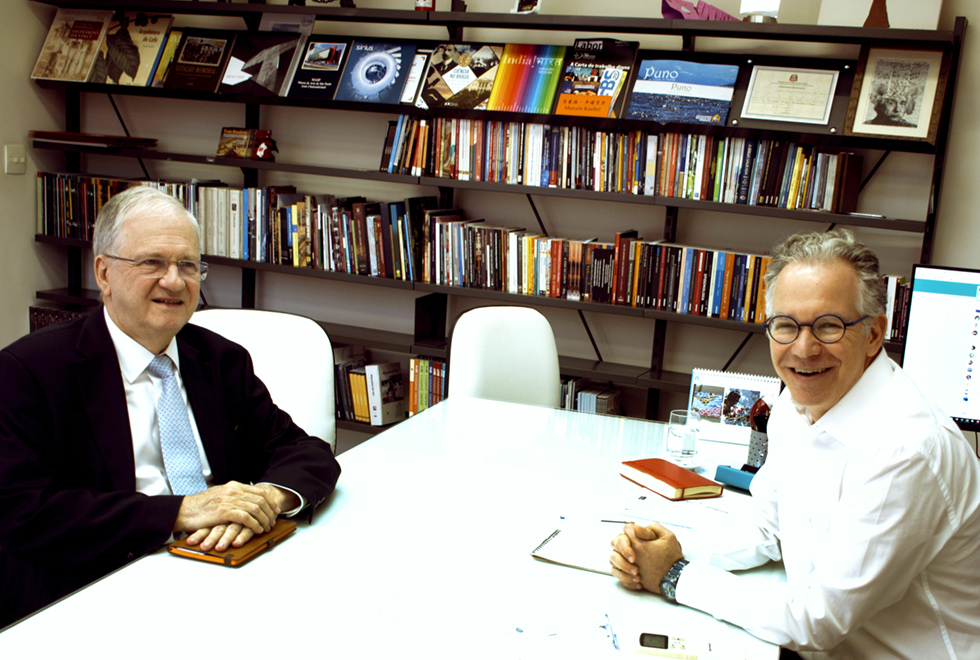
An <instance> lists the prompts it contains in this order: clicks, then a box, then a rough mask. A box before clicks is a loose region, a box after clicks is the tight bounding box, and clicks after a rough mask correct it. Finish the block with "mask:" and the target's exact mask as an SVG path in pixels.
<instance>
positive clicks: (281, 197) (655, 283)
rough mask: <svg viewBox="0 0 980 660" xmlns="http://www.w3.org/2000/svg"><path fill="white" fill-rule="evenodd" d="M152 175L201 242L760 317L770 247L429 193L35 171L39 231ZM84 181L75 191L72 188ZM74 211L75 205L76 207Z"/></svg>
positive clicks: (69, 221)
mask: <svg viewBox="0 0 980 660" xmlns="http://www.w3.org/2000/svg"><path fill="white" fill-rule="evenodd" d="M134 183H136V184H139V185H154V186H157V187H160V188H161V189H163V190H165V191H166V192H169V193H171V194H174V195H175V196H176V197H178V198H179V199H182V200H184V201H185V204H186V205H187V206H188V208H189V209H190V210H191V211H192V213H194V214H195V215H196V216H197V217H198V218H199V220H200V223H201V227H202V247H201V249H202V253H204V254H207V255H214V256H222V257H228V258H232V259H242V260H248V261H261V262H265V263H275V264H285V265H292V266H295V267H298V268H313V269H318V270H327V271H332V272H342V273H349V274H356V275H364V276H370V277H386V278H390V279H400V280H405V281H417V282H427V283H431V284H441V285H446V286H458V287H468V288H479V289H489V290H496V291H506V292H509V293H514V294H523V295H532V296H545V297H551V298H560V299H565V300H580V301H589V302H598V303H609V304H618V305H629V306H634V307H642V308H649V309H656V310H660V311H670V312H676V313H686V314H695V315H702V316H708V317H713V318H723V319H730V320H741V321H747V322H752V323H761V322H763V321H764V320H765V315H764V304H763V301H764V298H765V290H764V285H763V276H764V274H765V270H766V268H767V267H768V263H769V257H767V256H763V255H756V254H743V253H736V252H733V251H727V250H713V249H707V248H702V247H695V246H688V245H678V244H673V243H667V242H663V241H646V240H642V239H641V238H640V237H639V236H638V233H637V232H636V231H634V230H627V231H621V232H618V233H617V234H615V236H614V238H613V240H612V241H610V242H601V241H599V240H598V238H595V237H593V238H588V239H572V238H564V237H552V236H545V235H543V234H541V233H538V232H535V231H527V230H525V229H523V228H515V227H504V226H498V225H491V224H489V223H487V222H485V221H483V220H470V219H468V218H466V217H465V214H464V212H463V211H462V210H460V209H443V208H439V206H438V202H437V199H436V198H435V197H433V196H421V197H412V198H408V199H405V200H398V201H393V202H369V201H367V200H366V199H365V198H363V197H349V198H338V197H335V196H333V195H329V194H320V195H310V194H303V193H296V192H295V189H294V188H293V187H290V186H284V187H267V188H247V189H236V188H230V187H227V186H210V185H205V184H204V183H202V182H192V183H188V184H177V183H161V182H130V181H125V180H116V179H105V178H93V177H86V176H83V175H73V174H51V173H39V176H38V203H39V208H38V232H39V233H44V234H48V235H54V236H64V237H74V238H85V239H91V224H89V223H90V222H94V218H95V215H96V213H97V210H98V206H99V205H100V204H101V203H104V201H105V200H107V199H108V197H109V195H110V194H112V193H113V192H115V191H118V190H121V189H123V188H125V187H126V186H127V185H132V184H134ZM80 191H84V192H80ZM73 213H77V214H78V215H79V218H76V217H75V216H74V215H73ZM886 286H887V287H888V291H889V305H890V307H889V310H890V311H889V320H890V323H891V327H890V330H889V336H890V337H893V338H897V334H898V333H899V332H900V328H902V327H904V320H903V316H902V314H903V313H904V310H905V308H906V306H907V304H906V298H907V288H908V287H907V285H906V283H905V282H904V280H903V279H901V278H891V279H890V280H888V281H886Z"/></svg>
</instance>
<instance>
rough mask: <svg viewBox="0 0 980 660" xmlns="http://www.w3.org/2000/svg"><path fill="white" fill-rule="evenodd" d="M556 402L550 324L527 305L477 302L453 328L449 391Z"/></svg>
mask: <svg viewBox="0 0 980 660" xmlns="http://www.w3.org/2000/svg"><path fill="white" fill-rule="evenodd" d="M456 395H463V396H476V397H481V398H484V399H496V400H498V401H511V402H515V403H530V404H534V405H539V406H551V407H553V408H557V407H559V405H560V400H561V375H560V374H559V371H558V349H557V347H556V346H555V335H554V333H553V332H552V331H551V325H550V324H549V323H548V319H546V318H545V317H544V316H542V314H541V313H540V312H538V311H537V310H535V309H531V308H530V307H478V308H476V309H471V310H469V311H468V312H465V313H463V314H462V315H461V316H460V317H459V318H458V319H457V320H456V326H455V327H454V328H453V332H452V340H451V343H450V352H449V396H450V397H452V396H456Z"/></svg>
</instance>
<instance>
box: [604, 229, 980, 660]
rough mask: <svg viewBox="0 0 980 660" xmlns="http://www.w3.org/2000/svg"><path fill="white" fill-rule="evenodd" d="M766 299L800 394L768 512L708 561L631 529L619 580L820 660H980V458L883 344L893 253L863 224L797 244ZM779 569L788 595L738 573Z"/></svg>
mask: <svg viewBox="0 0 980 660" xmlns="http://www.w3.org/2000/svg"><path fill="white" fill-rule="evenodd" d="M766 287H767V289H766V314H767V317H768V319H769V321H768V322H767V331H768V334H769V341H770V352H771V356H772V361H773V365H774V366H775V368H776V372H777V373H778V374H779V376H780V378H781V379H782V380H783V382H784V383H785V384H786V389H785V390H784V391H783V393H782V394H781V395H780V397H779V399H778V400H777V402H776V404H775V405H774V407H773V412H772V416H771V417H770V419H769V424H768V435H769V455H768V458H767V461H766V464H765V465H764V466H763V467H762V468H761V469H760V470H759V472H758V474H757V475H756V476H755V478H754V480H753V482H752V487H751V488H752V495H753V504H754V505H755V506H754V517H753V518H752V519H750V520H744V521H740V522H741V525H740V526H739V528H738V529H737V533H736V534H735V535H729V536H727V537H725V538H719V539H718V545H717V552H716V553H715V554H713V555H712V556H711V557H710V559H706V560H694V561H691V562H687V561H686V560H685V559H684V556H683V552H682V550H681V547H680V545H679V543H678V542H677V540H676V538H675V537H674V536H673V534H671V532H670V531H669V530H667V529H666V528H664V527H663V526H661V525H658V524H653V525H650V526H649V527H639V526H634V525H628V526H627V527H626V529H625V530H624V533H623V534H620V535H619V536H617V537H616V538H615V539H613V547H614V551H613V553H612V556H611V558H610V561H611V563H612V566H613V573H614V575H615V576H616V577H617V578H619V580H620V581H621V582H622V583H623V584H624V585H625V586H626V587H628V588H631V589H637V590H640V589H647V590H649V591H652V592H654V593H658V594H662V595H664V596H665V597H667V598H668V599H670V600H674V601H676V602H677V603H680V604H683V605H687V606H689V607H694V608H697V609H699V610H703V611H705V612H708V613H710V614H712V615H714V616H716V617H718V618H720V619H724V620H726V621H729V622H731V623H734V624H736V625H738V626H741V627H742V628H744V629H746V630H748V631H749V632H751V633H753V634H754V635H756V636H758V637H760V638H762V639H766V640H768V641H771V642H774V643H776V644H779V645H781V646H783V647H786V648H789V649H795V650H799V651H801V652H804V655H807V656H810V655H811V654H810V653H809V652H814V653H813V654H812V657H828V656H829V657H834V658H854V659H861V660H875V659H879V658H880V659H885V658H912V659H923V660H925V659H926V658H928V659H929V660H934V659H936V658H980V462H978V460H977V457H976V456H975V454H974V450H973V448H972V447H970V446H969V444H968V442H967V441H966V440H965V438H964V437H963V435H962V434H961V433H960V431H959V429H958V428H957V427H956V425H955V424H954V423H953V422H952V421H951V420H950V418H949V417H948V416H947V415H946V414H944V413H943V412H942V411H941V410H939V409H938V408H937V407H936V406H935V405H934V404H932V403H931V402H930V401H929V400H928V398H927V397H926V395H925V394H923V393H922V392H920V391H919V390H918V389H917V388H916V386H915V384H914V383H912V382H911V381H910V380H909V378H908V377H907V376H906V374H905V373H904V372H903V371H902V369H901V368H900V367H899V366H898V365H896V364H895V363H894V362H893V361H892V360H891V359H889V358H888V356H887V355H886V353H885V352H884V351H883V350H882V348H881V346H882V341H883V337H884V331H885V324H886V317H885V294H884V289H883V286H882V281H881V276H880V274H879V273H878V260H877V258H876V257H875V255H874V253H872V252H871V250H869V249H868V248H867V247H865V246H864V245H862V244H860V243H857V242H856V241H855V240H854V239H853V237H852V236H851V234H850V233H849V232H847V231H846V230H841V229H837V230H834V231H830V232H826V233H822V234H821V233H814V234H806V235H798V236H793V237H790V238H789V239H787V240H786V241H785V242H783V243H782V244H781V245H779V246H777V248H776V250H775V252H774V256H773V261H772V264H771V265H770V267H769V270H768V272H767V274H766ZM771 560H782V561H783V563H784V566H785V568H786V578H787V579H786V583H785V584H775V583H774V584H767V585H765V586H761V587H760V586H759V585H758V582H755V583H754V585H755V586H754V587H753V589H751V590H750V589H746V588H744V584H742V583H743V582H744V579H743V578H740V577H739V576H738V575H737V574H736V573H733V572H731V571H736V570H739V569H744V568H749V567H753V566H758V565H761V564H764V563H766V562H768V561H771ZM817 652H824V653H817Z"/></svg>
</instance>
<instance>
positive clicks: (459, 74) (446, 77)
mask: <svg viewBox="0 0 980 660" xmlns="http://www.w3.org/2000/svg"><path fill="white" fill-rule="evenodd" d="M503 52H504V47H503V46H499V45H483V44H460V43H452V44H439V45H438V46H436V48H435V50H434V51H433V52H432V56H431V57H430V58H429V69H428V71H427V73H426V77H425V83H424V86H423V88H422V93H421V95H420V96H419V101H418V103H417V104H416V105H418V106H419V107H420V108H439V107H446V108H463V109H468V110H484V109H486V107H487V100H488V99H489V98H490V91H491V90H492V89H493V81H494V78H495V77H496V75H497V65H498V64H500V57H501V55H503Z"/></svg>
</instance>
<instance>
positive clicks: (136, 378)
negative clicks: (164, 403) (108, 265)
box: [103, 308, 306, 516]
mask: <svg viewBox="0 0 980 660" xmlns="http://www.w3.org/2000/svg"><path fill="white" fill-rule="evenodd" d="M103 312H104V313H105V321H106V326H107V327H108V328H109V335H110V337H111V338H112V343H113V345H114V346H115V348H116V356H117V357H118V358H119V369H120V371H121V372H122V377H123V389H124V390H125V391H126V408H127V409H128V411H129V429H130V432H131V433H132V437H133V458H134V460H135V465H136V490H137V491H139V492H141V493H145V494H147V495H171V494H172V493H173V491H172V490H171V489H170V482H169V481H167V473H166V470H165V469H164V466H163V454H162V453H161V451H160V430H159V428H158V427H157V410H156V402H157V399H159V398H160V392H161V389H162V387H163V382H162V380H161V379H159V378H157V377H156V376H154V375H152V374H150V372H149V371H148V370H147V367H148V366H149V365H150V362H151V361H152V360H153V358H154V357H155V355H154V354H153V353H151V352H150V351H148V350H147V349H146V348H144V347H143V345H142V344H140V343H139V342H137V341H136V340H134V339H133V338H132V337H130V336H129V335H127V334H126V333H125V332H123V331H122V330H120V329H119V327H118V326H116V324H115V323H113V321H112V319H111V318H110V317H109V312H108V310H106V309H104V308H103ZM163 353H164V354H166V355H167V356H168V357H169V358H170V359H171V360H173V362H174V366H175V367H176V376H177V382H178V383H179V384H180V396H181V397H182V398H183V399H184V403H185V404H187V414H188V415H189V416H190V420H191V430H192V431H193V432H194V441H195V443H196V444H197V453H198V454H199V455H200V457H201V468H202V469H203V472H204V481H205V483H207V485H208V487H210V486H211V485H212V479H211V466H210V464H209V463H208V457H207V455H206V454H205V452H204V445H203V444H201V436H200V433H198V430H197V421H196V420H195V418H194V410H193V408H192V406H191V405H190V402H189V401H188V400H187V390H186V388H185V387H184V379H183V378H181V375H180V355H179V351H178V350H177V339H176V337H175V338H173V339H171V340H170V344H169V345H168V346H167V349H166V350H165V351H164V352H163ZM275 485H276V486H277V487H279V488H282V489H284V490H288V491H290V492H293V493H296V491H294V490H292V489H291V488H286V487H284V486H279V485H278V484H275ZM296 496H297V497H299V501H300V505H299V506H298V507H296V508H295V509H293V510H291V511H287V512H284V514H283V515H286V516H294V515H296V514H297V513H299V512H300V510H302V509H303V507H304V506H306V500H305V498H303V496H302V495H300V494H299V493H296Z"/></svg>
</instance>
